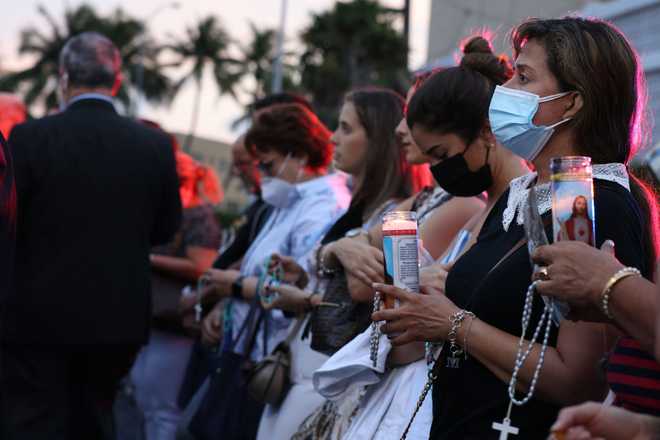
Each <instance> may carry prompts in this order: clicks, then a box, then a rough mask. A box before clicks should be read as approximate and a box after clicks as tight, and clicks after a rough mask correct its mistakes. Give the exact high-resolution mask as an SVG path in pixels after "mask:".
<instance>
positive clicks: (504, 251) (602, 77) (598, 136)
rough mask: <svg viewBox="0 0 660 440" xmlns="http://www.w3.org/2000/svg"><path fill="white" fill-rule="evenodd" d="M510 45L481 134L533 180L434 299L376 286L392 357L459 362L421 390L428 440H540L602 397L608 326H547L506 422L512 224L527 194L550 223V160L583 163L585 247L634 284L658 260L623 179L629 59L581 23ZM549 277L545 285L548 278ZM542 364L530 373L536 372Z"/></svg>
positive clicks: (516, 318)
mask: <svg viewBox="0 0 660 440" xmlns="http://www.w3.org/2000/svg"><path fill="white" fill-rule="evenodd" d="M512 35H513V44H514V49H515V50H514V54H515V61H516V71H515V74H514V76H513V78H512V79H511V80H510V81H508V82H507V83H506V84H505V87H506V89H504V88H499V87H498V88H497V89H495V91H494V95H493V98H492V100H491V102H490V108H489V118H490V128H491V129H492V131H493V133H494V135H495V138H496V140H497V141H498V143H499V144H502V145H504V146H505V147H507V148H510V149H511V151H512V152H514V153H516V154H518V155H519V156H521V157H523V158H524V159H527V160H529V161H531V162H532V163H533V165H534V167H535V169H536V170H537V173H538V174H536V173H533V174H529V175H526V176H523V177H521V178H519V179H515V180H514V181H512V183H511V184H510V186H509V189H508V190H507V191H505V192H504V194H502V196H501V197H500V198H499V199H498V200H497V201H496V203H495V204H494V206H493V208H492V210H491V212H490V213H489V215H488V217H487V218H486V220H485V222H484V224H483V226H482V228H481V231H480V233H479V236H478V238H477V242H476V243H475V245H474V246H473V247H472V248H471V249H470V250H468V251H467V252H466V253H465V254H464V255H463V256H462V257H461V258H460V259H459V260H457V261H456V263H455V264H454V266H453V268H452V269H451V271H450V272H449V275H448V277H447V280H446V285H445V292H446V296H442V295H417V296H415V295H410V294H407V293H405V292H401V291H399V290H397V289H394V288H390V287H384V288H381V287H380V286H378V288H379V289H382V290H381V291H383V292H385V293H391V294H393V295H395V296H396V297H398V298H399V299H400V301H401V307H400V308H399V309H397V310H393V311H389V310H388V311H383V312H380V313H377V314H375V315H374V318H375V319H383V320H388V321H390V322H388V323H387V324H386V325H385V326H384V328H383V330H384V331H386V332H388V333H392V332H395V333H396V332H402V335H401V336H399V337H397V338H395V339H394V343H395V344H402V343H406V342H408V341H410V340H431V341H440V340H444V341H448V340H449V341H451V342H446V343H445V345H447V343H449V344H450V345H451V346H452V347H453V350H451V351H453V352H455V353H459V354H461V356H460V359H458V360H457V357H452V358H451V359H449V358H448V357H447V355H446V353H445V356H444V357H443V358H441V360H442V361H446V363H445V364H442V368H440V371H439V372H438V374H437V379H436V381H435V383H434V388H433V390H434V391H433V405H434V420H433V427H432V430H431V438H432V439H456V438H461V439H497V438H506V437H505V436H506V435H507V434H506V432H508V433H514V432H515V433H516V437H515V438H516V439H538V438H545V437H546V436H547V434H548V429H549V428H550V425H551V424H552V422H553V419H554V417H555V415H556V413H557V410H558V409H559V407H560V406H561V405H568V404H574V403H579V402H582V401H585V400H588V399H594V400H599V399H603V398H604V397H605V395H606V394H607V391H608V386H607V382H606V380H605V374H604V373H603V371H600V369H599V368H598V367H597V366H598V365H600V364H601V363H600V361H601V359H602V358H603V356H604V354H605V353H606V352H607V351H608V350H609V349H610V348H611V346H612V339H611V338H609V337H608V336H610V334H611V333H610V331H612V330H614V327H613V326H611V325H606V324H593V323H584V322H577V323H575V322H571V321H567V320H563V321H561V323H560V325H559V329H558V330H557V329H556V328H555V327H554V326H553V328H552V330H551V332H550V334H549V336H548V340H547V342H548V347H547V351H546V352H545V354H544V356H541V350H540V348H541V344H534V345H533V346H532V349H531V350H530V354H529V358H528V359H527V361H526V362H525V363H524V365H523V366H522V367H521V368H520V369H519V370H518V371H516V372H517V375H518V380H517V387H516V390H517V395H516V398H517V399H522V398H523V397H524V396H526V395H527V392H528V391H529V389H530V388H534V387H535V392H534V394H533V396H532V397H531V398H530V399H529V400H528V401H527V403H526V404H524V405H522V406H519V405H514V406H513V407H512V409H511V411H510V412H509V410H508V409H509V403H510V398H509V391H508V388H509V382H510V380H511V377H512V375H513V374H514V364H515V362H514V361H515V359H516V353H517V352H518V349H519V341H520V334H521V316H522V314H523V308H524V301H525V297H526V293H527V289H528V286H529V284H530V280H531V274H532V273H531V272H532V268H531V266H530V262H529V253H528V250H527V246H525V232H524V229H523V224H522V220H523V218H522V214H521V213H522V212H524V209H525V204H526V200H527V194H528V188H529V187H530V186H536V191H537V194H538V196H537V204H538V205H539V211H540V213H541V214H542V215H543V217H544V218H547V217H548V216H549V215H550V212H549V210H550V206H549V186H548V182H549V178H550V172H549V165H550V158H551V157H557V156H569V155H587V156H591V158H592V161H593V163H594V164H595V165H594V190H595V191H594V192H595V207H596V219H595V221H596V244H597V246H600V245H601V244H602V242H603V241H604V240H606V239H612V240H614V241H615V242H616V243H617V257H618V258H619V259H620V260H621V261H622V262H623V263H624V264H625V265H627V266H634V267H636V268H638V269H639V270H640V271H641V272H642V274H644V276H646V277H649V276H650V275H651V271H652V262H653V260H654V258H655V255H656V253H655V248H654V241H653V237H654V235H655V234H656V232H657V227H656V226H655V225H654V223H653V221H652V216H651V215H650V214H649V212H653V210H650V211H649V209H648V207H649V203H650V202H649V201H648V200H647V199H645V198H644V197H638V196H639V195H640V194H641V193H642V191H641V189H640V188H641V187H640V186H639V184H638V182H637V181H636V180H635V179H634V178H632V177H630V176H629V175H628V173H627V167H626V163H627V161H628V158H629V157H630V155H631V154H632V153H633V152H634V150H635V148H636V146H637V145H636V143H635V142H636V140H638V138H637V134H638V132H637V131H636V130H637V129H638V128H639V120H640V115H641V114H640V113H638V110H639V109H641V108H642V105H641V104H642V102H643V99H642V98H641V96H643V93H642V92H643V90H641V89H640V86H641V83H639V82H638V81H637V80H638V78H640V77H641V75H642V74H641V72H640V66H639V64H638V61H637V58H636V56H635V53H634V51H633V50H632V48H631V47H630V45H629V44H628V42H627V41H626V39H625V38H624V37H623V35H621V33H620V32H618V31H617V30H616V29H614V28H613V27H612V26H610V25H608V24H607V23H605V22H601V21H596V20H588V19H583V18H575V17H570V18H563V19H556V20H530V21H528V22H526V23H523V24H522V25H520V26H519V27H518V28H517V29H516V30H515V32H513V34H512ZM521 92H525V93H521ZM413 101H414V99H413ZM413 105H414V102H413V103H411V107H412V106H413ZM409 125H410V126H411V129H412V132H413V136H414V137H415V139H416V140H417V141H418V143H419V144H420V146H422V147H424V146H426V144H425V142H424V141H423V140H422V139H418V137H417V136H415V132H416V127H415V125H416V124H415V121H409ZM472 148H473V147H470V148H469V149H468V150H467V151H468V152H466V153H465V154H464V156H466V157H465V158H466V160H468V158H467V155H468V154H475V153H469V151H470V150H471V149H472ZM438 149H440V148H438ZM548 272H549V273H547V274H546V275H547V276H549V277H550V278H552V276H553V273H552V271H551V270H550V271H548ZM542 309H543V302H542V301H541V300H540V299H539V298H538V297H536V298H535V300H534V303H533V307H532V308H531V310H529V312H530V313H531V324H530V327H533V328H534V327H536V325H537V323H538V322H539V319H540V316H541V311H542ZM415 316H424V317H425V319H418V318H415ZM452 330H453V331H452ZM542 333H543V332H542ZM542 333H541V334H542ZM528 335H529V332H528ZM528 338H529V336H528ZM624 347H625V348H626V349H627V350H628V354H631V355H632V356H633V357H634V358H637V359H640V361H641V358H642V357H643V354H642V352H641V350H640V349H639V347H638V346H637V347H635V346H634V343H631V342H629V341H625V340H624ZM620 359H621V360H623V357H621V358H620ZM612 360H614V361H616V357H615V358H613V359H611V361H612ZM540 362H542V369H541V370H537V369H536V366H537V365H538V364H539V363H540ZM611 363H612V362H610V364H611ZM640 363H641V362H640ZM645 365H648V363H646V364H645ZM631 366H632V365H628V367H631ZM633 368H634V367H633ZM539 372H540V373H539ZM629 372H630V370H629V369H626V368H619V370H618V373H619V374H616V375H610V383H611V385H612V388H613V389H614V391H615V392H616V391H617V389H616V382H622V381H623V382H627V385H633V384H634V383H635V381H633V380H629V379H626V377H627V376H628V375H629V374H630V373H629ZM649 373H650V374H652V375H653V376H654V377H655V375H657V372H656V371H650V372H649ZM658 377H660V376H658ZM636 383H637V384H639V383H640V382H639V381H637V382H636ZM645 388H646V389H643V390H642V389H640V388H639V387H638V388H637V389H635V387H634V386H633V387H630V386H629V387H627V388H626V387H625V386H620V387H619V390H620V391H625V390H626V389H627V390H628V391H630V390H631V389H635V391H634V393H633V394H634V395H630V394H628V395H626V394H625V393H621V397H623V398H624V399H623V400H625V399H626V398H627V402H623V401H622V403H627V404H629V405H630V404H633V402H636V403H637V404H639V403H643V402H649V400H648V399H646V397H648V396H655V394H656V393H657V391H654V389H655V390H657V389H659V388H658V387H657V386H651V387H648V386H646V387H645ZM654 399H655V397H652V400H654ZM507 419H508V422H507ZM494 422H495V423H494Z"/></svg>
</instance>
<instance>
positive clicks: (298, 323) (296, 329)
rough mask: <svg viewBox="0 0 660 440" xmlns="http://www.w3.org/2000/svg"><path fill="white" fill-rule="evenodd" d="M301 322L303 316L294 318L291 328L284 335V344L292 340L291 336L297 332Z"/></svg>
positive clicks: (289, 343) (303, 318)
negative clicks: (294, 321)
mask: <svg viewBox="0 0 660 440" xmlns="http://www.w3.org/2000/svg"><path fill="white" fill-rule="evenodd" d="M303 322H305V317H301V318H296V323H295V324H294V325H293V327H291V330H289V334H288V335H286V339H285V340H284V343H285V344H286V345H291V341H293V338H295V337H296V335H297V334H298V332H299V331H300V328H301V327H302V325H303Z"/></svg>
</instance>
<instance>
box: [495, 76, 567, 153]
mask: <svg viewBox="0 0 660 440" xmlns="http://www.w3.org/2000/svg"><path fill="white" fill-rule="evenodd" d="M569 93H571V92H563V93H557V94H555V95H549V96H544V97H540V96H538V95H535V94H533V93H529V92H524V91H522V90H516V89H510V88H508V87H503V86H497V87H495V93H493V97H492V98H491V100H490V108H489V109H488V119H489V120H490V128H491V130H492V131H493V134H494V135H495V138H496V139H497V141H498V142H499V143H500V144H502V145H504V146H505V147H506V148H508V149H509V150H511V151H512V152H513V153H514V154H516V155H518V156H520V157H522V158H523V159H526V160H528V161H532V160H534V159H535V158H536V156H538V154H539V153H540V152H541V150H542V149H543V147H544V146H545V144H547V143H548V141H549V140H550V137H551V136H552V134H553V133H554V131H555V127H557V126H558V125H561V124H563V123H564V122H567V121H570V119H571V118H566V119H563V120H561V121H559V122H557V123H556V124H552V125H548V126H546V125H534V123H533V122H532V120H533V119H534V116H535V115H536V112H537V111H538V109H539V104H540V103H543V102H548V101H554V100H555V99H559V98H561V97H563V96H566V95H568V94H569Z"/></svg>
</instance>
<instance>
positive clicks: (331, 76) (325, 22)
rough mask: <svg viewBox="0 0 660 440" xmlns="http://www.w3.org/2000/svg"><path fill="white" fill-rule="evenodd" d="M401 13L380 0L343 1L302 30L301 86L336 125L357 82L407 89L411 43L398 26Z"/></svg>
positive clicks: (323, 114)
mask: <svg viewBox="0 0 660 440" xmlns="http://www.w3.org/2000/svg"><path fill="white" fill-rule="evenodd" d="M397 18H398V17H397V16H396V13H394V12H393V11H392V10H390V9H386V8H384V7H383V6H381V5H380V4H379V3H378V2H377V1H374V0H354V1H351V2H337V3H336V4H335V6H334V8H333V9H332V10H329V11H326V12H322V13H320V14H317V15H314V17H313V21H312V24H311V25H310V26H309V27H308V28H307V29H305V30H304V32H303V33H302V36H301V38H302V42H303V44H304V52H303V54H302V57H301V87H302V88H303V89H304V90H306V91H308V92H309V93H310V94H311V96H312V102H313V104H314V107H315V109H316V110H317V111H318V113H319V115H320V116H321V118H322V119H323V120H324V121H326V122H327V123H330V124H331V125H334V121H335V120H336V119H335V118H336V113H337V110H338V108H339V106H340V105H341V102H342V99H343V95H344V94H345V93H346V92H347V91H349V90H351V89H354V88H356V87H360V86H366V85H380V86H384V87H391V88H394V89H396V90H399V91H401V92H402V91H403V84H405V81H406V80H407V66H406V63H407V52H408V47H407V42H406V41H405V39H404V38H403V35H402V34H401V33H400V32H398V31H397V30H396V28H395V20H396V19H397Z"/></svg>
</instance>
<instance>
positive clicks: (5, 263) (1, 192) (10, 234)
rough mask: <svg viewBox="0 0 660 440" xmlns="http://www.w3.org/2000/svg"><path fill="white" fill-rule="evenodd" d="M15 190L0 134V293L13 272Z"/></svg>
mask: <svg viewBox="0 0 660 440" xmlns="http://www.w3.org/2000/svg"><path fill="white" fill-rule="evenodd" d="M15 233H16V188H15V185H14V170H13V167H12V161H11V154H9V149H8V148H7V143H6V142H5V138H4V137H3V136H2V133H0V292H8V291H9V289H10V288H11V280H12V277H13V271H14V245H15V243H14V241H15Z"/></svg>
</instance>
